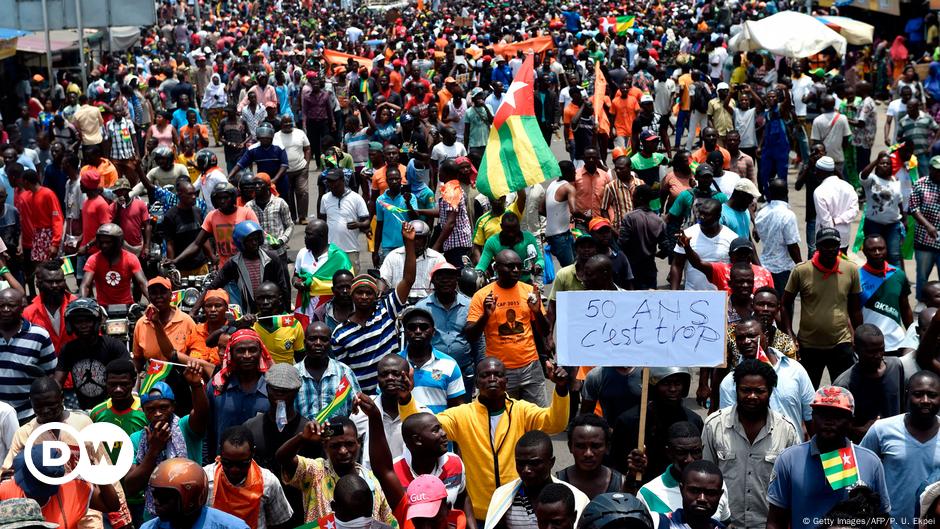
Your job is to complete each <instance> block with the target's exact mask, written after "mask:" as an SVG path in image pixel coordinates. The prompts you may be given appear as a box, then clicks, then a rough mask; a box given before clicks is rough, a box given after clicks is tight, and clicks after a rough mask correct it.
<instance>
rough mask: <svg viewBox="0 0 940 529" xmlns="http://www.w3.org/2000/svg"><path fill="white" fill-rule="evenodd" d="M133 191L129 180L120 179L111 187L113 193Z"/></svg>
mask: <svg viewBox="0 0 940 529" xmlns="http://www.w3.org/2000/svg"><path fill="white" fill-rule="evenodd" d="M131 189H133V188H132V187H131V183H130V181H128V179H127V178H118V179H117V181H116V182H114V185H113V186H111V191H130V190H131Z"/></svg>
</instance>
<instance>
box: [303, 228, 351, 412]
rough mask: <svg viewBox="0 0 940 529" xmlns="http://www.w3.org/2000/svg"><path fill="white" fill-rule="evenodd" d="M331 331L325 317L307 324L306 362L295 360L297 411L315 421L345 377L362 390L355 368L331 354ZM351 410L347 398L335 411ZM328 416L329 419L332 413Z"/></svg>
mask: <svg viewBox="0 0 940 529" xmlns="http://www.w3.org/2000/svg"><path fill="white" fill-rule="evenodd" d="M308 226H309V224H308ZM331 334H332V330H331V329H330V327H329V326H328V325H327V324H326V323H324V322H322V321H315V322H313V323H311V324H310V325H307V329H306V330H305V331H304V350H305V351H306V356H305V357H304V360H303V362H298V363H296V364H294V368H295V369H296V370H297V372H298V373H299V374H300V380H301V385H300V390H299V392H298V393H297V400H296V406H297V411H298V412H300V414H301V415H302V416H303V417H304V418H306V419H308V420H311V421H312V420H314V419H316V417H317V415H318V414H319V413H320V410H322V409H323V408H325V407H327V406H328V405H329V404H330V402H332V400H333V397H334V396H335V395H336V389H337V388H338V387H339V386H340V384H342V383H343V380H346V383H348V384H349V385H350V386H352V391H358V390H359V381H358V380H357V379H356V375H355V373H353V371H352V369H350V368H349V366H347V365H346V364H344V363H342V362H340V361H338V360H336V359H334V358H332V357H331V356H330V354H329V353H330V335H331ZM350 413H352V403H351V401H348V400H347V401H344V402H343V404H342V405H341V406H339V407H338V408H337V409H336V410H334V411H333V414H332V415H333V416H341V417H348V416H349V414H350ZM324 419H329V417H325V418H324Z"/></svg>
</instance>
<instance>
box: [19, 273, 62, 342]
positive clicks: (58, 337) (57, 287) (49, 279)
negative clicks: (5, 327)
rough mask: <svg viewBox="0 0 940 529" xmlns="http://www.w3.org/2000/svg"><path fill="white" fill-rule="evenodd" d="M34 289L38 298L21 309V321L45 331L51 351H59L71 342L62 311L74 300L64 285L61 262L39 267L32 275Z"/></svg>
mask: <svg viewBox="0 0 940 529" xmlns="http://www.w3.org/2000/svg"><path fill="white" fill-rule="evenodd" d="M36 286H37V287H38V289H39V295H38V296H36V297H35V298H33V302H32V303H30V304H29V305H28V306H27V307H26V308H25V309H23V318H24V319H25V320H26V321H28V322H30V323H33V324H34V325H39V326H40V327H42V328H43V329H45V330H46V332H48V333H49V338H51V339H52V347H54V348H55V350H56V351H61V350H62V346H64V345H65V344H66V343H68V342H69V341H71V340H73V339H74V338H75V336H74V334H73V333H71V332H69V330H68V327H67V325H66V324H65V317H64V316H65V308H66V307H67V306H68V304H69V303H70V302H71V301H72V300H73V299H75V296H73V295H72V293H71V292H69V291H68V285H66V283H65V273H64V272H62V261H60V260H58V259H52V260H49V261H45V262H43V263H42V264H40V265H39V269H38V270H37V271H36Z"/></svg>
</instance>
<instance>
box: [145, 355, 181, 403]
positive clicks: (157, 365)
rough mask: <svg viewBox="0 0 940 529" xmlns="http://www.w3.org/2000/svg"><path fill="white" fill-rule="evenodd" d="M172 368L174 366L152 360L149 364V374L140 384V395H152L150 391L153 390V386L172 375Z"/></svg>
mask: <svg viewBox="0 0 940 529" xmlns="http://www.w3.org/2000/svg"><path fill="white" fill-rule="evenodd" d="M172 368H173V366H172V365H170V364H168V363H167V362H162V361H160V360H153V359H151V360H150V362H149V363H148V364H147V373H146V374H145V375H144V379H143V380H142V381H141V382H140V394H141V395H146V394H147V393H150V390H151V389H153V385H154V384H156V383H157V382H160V381H161V380H163V379H165V378H166V377H167V376H168V375H169V374H170V369H172Z"/></svg>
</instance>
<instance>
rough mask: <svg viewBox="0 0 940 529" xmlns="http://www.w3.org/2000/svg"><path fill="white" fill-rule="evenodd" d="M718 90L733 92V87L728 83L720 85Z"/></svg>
mask: <svg viewBox="0 0 940 529" xmlns="http://www.w3.org/2000/svg"><path fill="white" fill-rule="evenodd" d="M718 90H731V87H730V86H728V83H718Z"/></svg>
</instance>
